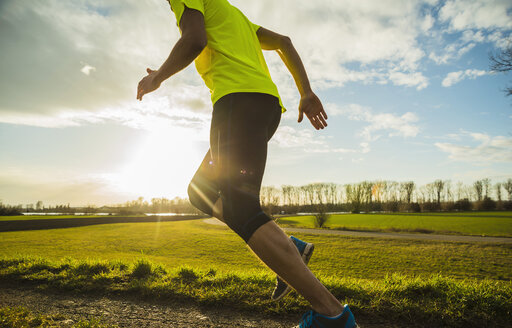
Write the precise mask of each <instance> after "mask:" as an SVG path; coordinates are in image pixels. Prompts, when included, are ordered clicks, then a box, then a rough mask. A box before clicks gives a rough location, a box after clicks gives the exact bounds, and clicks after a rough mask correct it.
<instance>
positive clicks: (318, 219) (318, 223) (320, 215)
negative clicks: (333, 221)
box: [314, 205, 329, 228]
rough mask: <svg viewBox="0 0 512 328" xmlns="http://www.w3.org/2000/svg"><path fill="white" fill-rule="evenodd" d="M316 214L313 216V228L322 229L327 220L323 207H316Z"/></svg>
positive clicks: (327, 216)
mask: <svg viewBox="0 0 512 328" xmlns="http://www.w3.org/2000/svg"><path fill="white" fill-rule="evenodd" d="M317 211H318V212H317V213H316V214H315V222H314V223H315V227H316V228H322V227H323V226H324V225H325V223H326V222H327V221H328V220H329V215H328V214H327V213H326V211H325V207H324V206H322V205H319V206H318V209H317Z"/></svg>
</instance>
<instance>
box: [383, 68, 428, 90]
mask: <svg viewBox="0 0 512 328" xmlns="http://www.w3.org/2000/svg"><path fill="white" fill-rule="evenodd" d="M389 79H390V80H391V81H393V83H394V84H395V85H405V86H409V87H413V86H415V87H416V89H417V90H421V89H424V88H426V87H427V86H428V79H427V78H426V77H425V76H424V75H423V74H421V73H420V72H415V73H412V74H405V73H403V72H396V71H393V72H390V74H389Z"/></svg>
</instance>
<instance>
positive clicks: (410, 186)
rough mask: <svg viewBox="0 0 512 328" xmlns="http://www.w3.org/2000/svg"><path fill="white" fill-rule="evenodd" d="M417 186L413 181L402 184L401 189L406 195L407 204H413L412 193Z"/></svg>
mask: <svg viewBox="0 0 512 328" xmlns="http://www.w3.org/2000/svg"><path fill="white" fill-rule="evenodd" d="M414 187H415V184H414V182H413V181H407V182H402V183H401V184H400V188H401V189H402V192H403V194H404V200H405V201H406V202H407V203H410V202H411V197H412V192H413V191H414Z"/></svg>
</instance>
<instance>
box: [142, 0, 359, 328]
mask: <svg viewBox="0 0 512 328" xmlns="http://www.w3.org/2000/svg"><path fill="white" fill-rule="evenodd" d="M170 5H171V10H172V11H173V12H174V14H175V16H176V20H177V26H178V27H179V29H180V33H181V37H180V39H179V40H178V42H177V43H176V45H175V46H174V47H173V49H172V51H171V53H170V55H169V57H168V58H167V60H166V61H165V62H164V63H163V64H162V66H161V67H160V68H159V69H158V70H152V69H149V68H148V69H147V73H148V75H147V76H145V77H144V78H143V79H142V80H141V81H140V82H139V85H138V90H137V99H139V100H142V97H143V96H144V95H145V94H147V93H149V92H152V91H154V90H156V89H158V87H160V85H161V83H162V82H163V81H165V80H166V79H168V78H169V77H171V76H172V75H174V74H176V73H178V72H179V71H181V70H182V69H184V68H185V67H187V66H188V65H189V64H190V63H192V61H195V65H196V68H197V71H198V73H199V74H200V75H201V77H202V78H203V80H204V82H205V84H206V86H207V87H208V88H209V89H210V91H211V100H212V103H213V114H212V122H211V130H210V149H209V150H208V152H207V153H206V156H205V157H204V160H203V162H202V163H201V165H200V167H199V169H198V170H197V172H196V174H195V175H194V177H193V179H192V181H191V183H190V185H189V188H188V193H189V199H190V202H191V203H192V204H193V205H194V206H196V207H197V208H198V209H200V210H201V211H203V212H205V213H207V214H209V215H212V216H215V217H217V218H218V219H220V220H221V221H223V222H225V223H226V224H227V225H228V226H229V227H230V228H231V229H232V230H233V231H234V232H235V233H237V234H238V235H239V236H240V237H241V238H243V240H244V241H245V242H246V243H247V244H248V245H249V247H250V248H251V249H252V250H253V252H254V253H255V254H256V255H257V256H258V257H259V258H260V259H261V260H262V261H263V262H264V263H265V264H266V265H267V266H268V267H269V268H270V269H271V270H273V271H274V272H275V273H276V274H277V275H278V276H279V277H281V278H282V280H284V281H286V283H287V284H288V285H290V286H292V287H293V288H294V289H295V290H297V291H298V292H299V293H300V294H301V295H302V296H303V297H304V298H305V299H306V300H308V301H309V302H310V304H311V307H312V310H311V311H309V312H308V313H306V314H305V315H304V316H303V317H302V322H301V323H300V325H299V326H297V327H301V328H305V327H323V328H331V327H332V328H353V327H356V323H355V320H354V316H353V315H352V313H351V312H350V309H349V308H348V306H347V305H345V306H343V305H342V304H341V303H340V302H339V301H338V300H337V299H336V298H335V297H334V296H333V295H332V294H331V293H330V292H329V291H328V290H327V289H326V288H325V287H324V286H323V285H322V284H321V283H320V281H319V280H318V279H317V278H316V277H315V276H314V275H313V273H312V272H311V271H310V270H309V268H308V267H307V266H306V264H305V263H304V261H305V260H306V257H307V255H308V254H306V247H305V246H308V245H311V244H308V243H304V242H302V241H300V240H297V239H296V238H292V239H290V238H288V236H287V235H286V234H285V233H284V232H283V230H281V229H280V228H279V226H277V224H276V223H275V222H274V221H273V220H272V219H271V218H270V217H269V216H268V215H266V214H265V213H264V212H263V211H262V210H261V206H260V198H259V193H260V187H261V181H262V178H263V172H264V169H265V162H266V157H267V144H268V141H269V140H270V138H271V137H272V135H273V134H274V132H275V131H276V129H277V126H278V125H279V121H280V119H281V113H282V112H284V111H285V109H284V107H283V105H282V102H281V98H280V97H279V93H278V90H277V87H276V86H275V84H274V83H273V82H272V79H271V77H270V73H269V71H268V67H267V64H266V63H265V59H264V57H263V53H262V49H263V50H275V51H277V52H278V54H279V56H280V57H281V59H282V60H283V62H284V64H285V65H286V67H287V68H288V70H289V71H290V73H291V74H292V76H293V79H294V80H295V83H296V85H297V88H298V90H299V92H300V95H301V99H300V104H299V117H298V122H299V123H300V122H301V121H302V119H303V116H304V115H306V117H307V118H308V119H309V121H310V122H311V124H312V125H313V127H314V128H315V129H317V130H319V129H323V128H325V127H326V126H327V123H326V119H327V115H326V113H325V111H324V109H323V107H322V103H321V102H320V100H319V99H318V97H317V96H316V95H315V93H313V91H312V90H311V86H310V84H309V80H308V77H307V74H306V71H305V69H304V66H303V64H302V61H301V59H300V57H299V55H298V54H297V51H296V50H295V48H294V46H293V44H292V42H291V41H290V38H288V37H286V36H283V35H280V34H278V33H275V32H272V31H270V30H268V29H265V28H263V27H260V26H258V25H256V24H253V23H252V22H250V21H249V20H248V19H247V17H245V16H244V14H243V13H242V12H241V11H240V10H238V9H237V8H235V7H234V6H232V5H231V4H230V3H229V2H228V1H227V0H170ZM310 251H311V250H310ZM303 257H304V259H303ZM278 287H279V286H278ZM274 293H276V291H275V292H274ZM275 298H278V297H275Z"/></svg>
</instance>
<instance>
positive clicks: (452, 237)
mask: <svg viewBox="0 0 512 328" xmlns="http://www.w3.org/2000/svg"><path fill="white" fill-rule="evenodd" d="M203 222H205V223H209V224H215V225H225V224H224V223H223V222H221V221H219V220H217V219H215V218H211V219H205V220H203ZM283 230H284V231H286V232H291V233H294V232H295V233H297V232H298V233H311V234H323V235H340V236H351V237H371V238H392V239H417V240H438V241H454V242H470V243H473V242H481V243H500V244H512V238H507V237H482V236H462V235H436V234H426V233H423V234H422V233H394V232H370V231H346V230H330V229H307V228H283Z"/></svg>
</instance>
